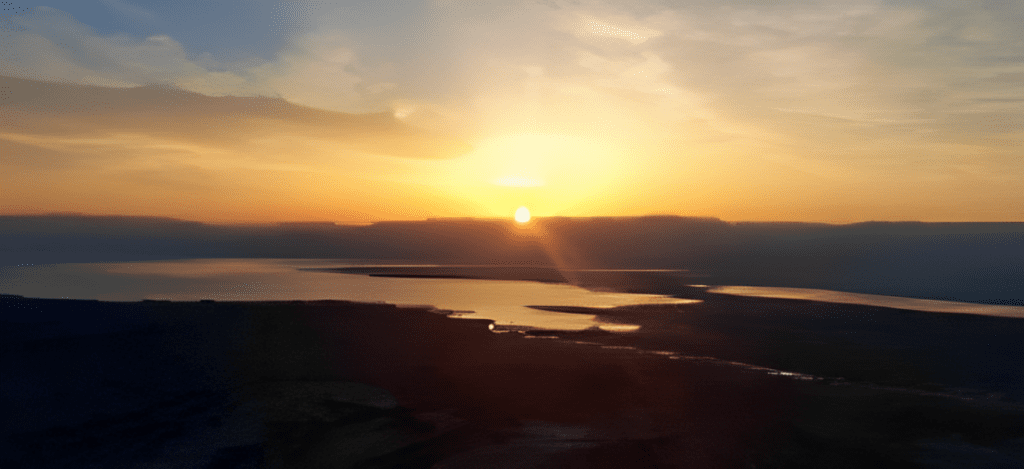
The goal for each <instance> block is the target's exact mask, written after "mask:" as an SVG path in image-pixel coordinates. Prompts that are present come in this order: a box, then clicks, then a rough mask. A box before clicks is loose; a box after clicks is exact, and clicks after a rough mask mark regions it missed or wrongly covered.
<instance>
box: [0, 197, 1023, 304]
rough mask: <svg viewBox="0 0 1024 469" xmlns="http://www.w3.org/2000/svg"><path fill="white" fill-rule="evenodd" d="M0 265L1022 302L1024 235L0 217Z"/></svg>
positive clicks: (984, 230)
mask: <svg viewBox="0 0 1024 469" xmlns="http://www.w3.org/2000/svg"><path fill="white" fill-rule="evenodd" d="M0 246H2V247H0V259H2V260H0V265H8V266H13V265H18V264H43V263H64V262H101V261H130V260H155V259H181V258H232V257H240V258H253V257H273V258H336V259H345V258H349V259H353V258H364V259H379V260H395V261H398V260H400V261H409V262H422V263H438V264H474V265H479V264H503V265H555V266H558V267H562V268H670V269H686V270H687V271H688V272H689V275H690V277H691V278H690V280H691V283H704V284H719V285H726V284H732V285H764V286H786V287H804V288H823V289H830V290H840V291H849V292H857V293H873V294H882V295H893V296H908V297H918V298H934V299H945V300H959V301H972V302H981V303H993V304H1015V305H1022V304H1024V223H920V222H869V223H856V224H850V225H827V224H820V223H762V222H739V223H732V222H725V221H722V220H718V219H714V218H685V217H670V216H658V217H635V218H630V217H625V218H617V217H616V218H602V217H595V218H557V217H556V218H541V219H536V220H535V221H534V222H532V224H531V225H530V228H523V227H520V226H517V225H516V224H515V223H514V222H512V221H506V220H493V219H492V220H484V219H433V220H425V221H388V222H380V223H374V224H371V225H336V224H331V223H322V222H316V223H281V224H272V225H271V224H266V225H211V224H205V223H200V222H192V221H183V220H177V219H171V218H160V217H123V216H87V215H75V214H55V215H8V216H0Z"/></svg>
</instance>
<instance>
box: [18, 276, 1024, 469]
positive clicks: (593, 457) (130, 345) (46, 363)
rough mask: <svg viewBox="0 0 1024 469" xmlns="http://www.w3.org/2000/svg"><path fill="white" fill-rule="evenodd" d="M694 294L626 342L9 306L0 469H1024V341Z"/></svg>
mask: <svg viewBox="0 0 1024 469" xmlns="http://www.w3.org/2000/svg"><path fill="white" fill-rule="evenodd" d="M691 293H692V294H693V295H694V296H697V297H700V298H702V299H703V300H704V302H702V303H697V304H691V305H674V306H644V307H628V308H619V309H616V310H611V311H603V312H602V314H603V318H604V319H605V320H607V321H612V322H627V323H631V324H640V325H641V326H642V328H641V329H640V331H639V332H637V333H632V334H611V333H606V332H601V331H597V330H594V331H584V332H575V333H566V332H544V331H503V330H501V328H498V330H497V331H491V330H490V326H491V323H490V321H486V320H467V319H452V318H448V317H446V316H445V315H444V314H441V313H440V312H437V311H430V310H426V309H415V308H397V307H394V306H391V305H384V304H358V303H349V302H343V301H316V302H252V303H227V302H223V303H222V302H216V303H214V302H198V303H171V302H154V301H145V302H138V303H112V302H98V301H81V300H39V299H25V298H21V297H16V296H9V295H6V296H3V298H2V300H0V301H2V303H0V321H2V323H0V347H2V348H0V350H2V356H0V376H2V380H0V406H2V407H0V408H2V412H0V415H2V418H3V420H2V428H3V439H2V441H0V467H3V468H23V467H24V468H48V467H54V468H56V467H60V468H69V467H104V468H108V467H133V468H135V467H143V468H148V467H152V468H156V467H161V468H162V467H199V468H211V469H213V468H243V467H284V468H292V467H294V468H317V467H332V468H333V467H366V468H383V467H439V468H440V467H444V468H483V467H489V468H490V467H597V468H605V467H607V468H621V467H736V468H740V467H742V468H749V467H935V468H948V467H1005V468H1011V467H1012V468H1017V467H1022V465H1024V405H1022V404H1024V386H1022V382H1024V347H1022V345H1021V343H1022V341H1021V339H1022V338H1024V321H1022V320H1018V319H1007V318H992V317H983V316H969V315H954V314H930V313H915V312H909V311H900V310H891V309H884V308H873V307H859V306H851V305H830V304H823V303H812V302H806V301H793V300H770V299H754V298H739V297H728V296H724V295H713V294H706V293H702V292H701V291H699V290H694V291H692V292H691ZM560 309H562V310H564V308H560ZM570 311H571V310H570ZM579 312H587V313H589V314H594V313H595V312H594V311H579ZM495 332H502V333H495ZM730 362H735V363H730ZM780 371H784V372H796V373H799V374H795V375H794V374H786V373H779V372H780Z"/></svg>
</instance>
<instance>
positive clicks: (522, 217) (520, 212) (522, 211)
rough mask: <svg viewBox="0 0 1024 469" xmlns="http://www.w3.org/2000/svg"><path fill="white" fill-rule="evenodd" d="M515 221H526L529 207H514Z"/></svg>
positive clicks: (528, 217) (528, 215)
mask: <svg viewBox="0 0 1024 469" xmlns="http://www.w3.org/2000/svg"><path fill="white" fill-rule="evenodd" d="M516 221H517V222H519V223H526V222H528V221H530V209H528V208H526V207H519V208H518V209H516Z"/></svg>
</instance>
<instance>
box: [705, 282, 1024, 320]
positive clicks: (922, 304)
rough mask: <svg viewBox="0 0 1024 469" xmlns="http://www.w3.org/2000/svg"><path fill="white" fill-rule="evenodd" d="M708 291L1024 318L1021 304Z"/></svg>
mask: <svg viewBox="0 0 1024 469" xmlns="http://www.w3.org/2000/svg"><path fill="white" fill-rule="evenodd" d="M708 291H709V292H711V293H722V294H726V295H737V296H753V297H759V298H785V299H791V300H811V301H823V302H826V303H845V304H854V305H867V306H881V307H884V308H899V309H909V310H914V311H927V312H932V313H961V314H981V315H985V316H1002V317H1011V318H1024V306H1003V305H985V304H977V303H961V302H957V301H939V300H921V299H917V298H902V297H898V296H884V295H868V294H865V293H846V292H838V291H831V290H816V289H812V288H784V287H743V286H732V285H728V286H720V287H713V288H711V289H710V290H708Z"/></svg>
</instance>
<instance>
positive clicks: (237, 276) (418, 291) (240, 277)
mask: <svg viewBox="0 0 1024 469" xmlns="http://www.w3.org/2000/svg"><path fill="white" fill-rule="evenodd" d="M354 266H361V267H365V266H366V265H365V264H351V263H340V262H337V261H329V260H316V259H192V260H174V261H153V262H122V263H92V264H50V265H39V266H12V267H3V268H0V292H3V293H12V294H17V295H22V296H26V297H32V298H75V299H97V300H104V301H139V300H143V299H165V300H174V301H198V300H203V299H210V300H218V301H287V300H349V301H360V302H384V303H393V304H399V305H433V306H435V307H437V308H439V309H444V310H453V311H472V312H473V313H472V314H463V315H462V316H464V317H469V318H480V319H492V320H494V321H496V322H497V323H498V324H499V325H514V326H525V327H536V328H545V329H563V330H581V329H587V328H590V327H601V328H603V329H606V330H614V331H618V332H628V331H630V330H636V328H637V326H632V327H630V326H631V325H624V324H607V323H602V322H600V321H598V320H597V318H596V316H594V315H588V314H573V313H561V312H552V311H541V310H537V309H533V308H527V307H526V306H525V305H551V306H575V307H584V308H613V307H617V306H626V305H639V304H666V303H667V304H682V303H693V302H695V301H697V300H685V299H678V298H672V297H668V296H663V295H644V294H629V293H609V292H594V291H590V290H586V289H584V288H580V287H575V286H572V285H565V284H550V283H540V282H525V281H508V280H475V279H445V278H392V277H370V276H364V275H350V274H339V273H333V272H318V271H309V270H302V269H307V268H311V267H319V268H328V267H354Z"/></svg>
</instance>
